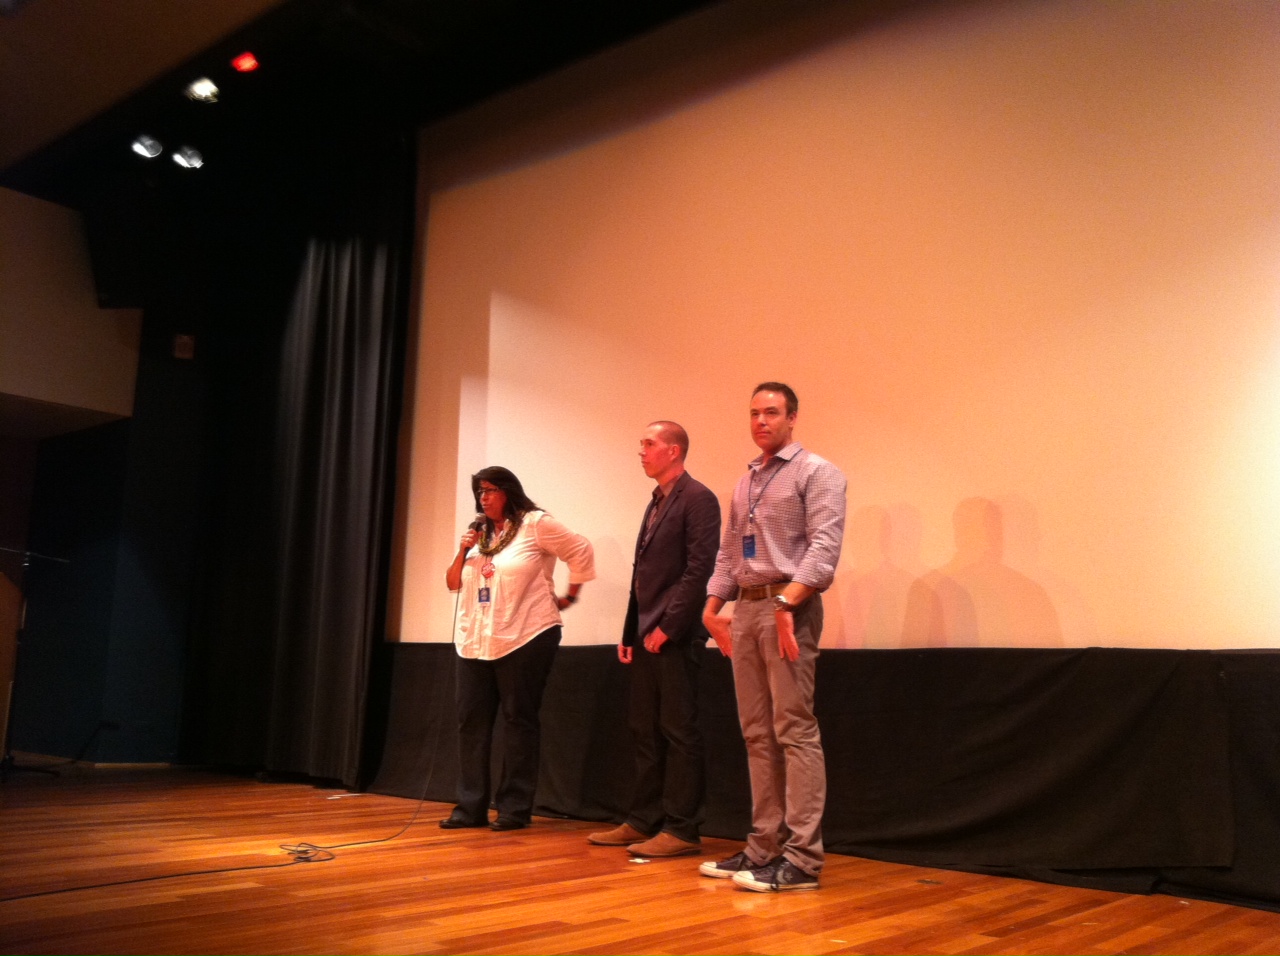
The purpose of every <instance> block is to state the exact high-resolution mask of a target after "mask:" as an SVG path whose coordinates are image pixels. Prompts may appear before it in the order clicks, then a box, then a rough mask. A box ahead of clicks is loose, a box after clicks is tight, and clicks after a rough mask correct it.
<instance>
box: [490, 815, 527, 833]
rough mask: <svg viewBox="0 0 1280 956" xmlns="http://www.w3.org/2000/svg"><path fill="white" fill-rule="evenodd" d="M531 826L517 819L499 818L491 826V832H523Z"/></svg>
mask: <svg viewBox="0 0 1280 956" xmlns="http://www.w3.org/2000/svg"><path fill="white" fill-rule="evenodd" d="M528 825H529V824H527V823H525V822H524V821H523V820H517V819H516V818H515V817H498V819H496V820H494V821H493V822H492V823H490V824H489V829H490V830H523V829H524V828H525V827H527V826H528Z"/></svg>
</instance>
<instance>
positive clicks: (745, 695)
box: [699, 382, 848, 892]
mask: <svg viewBox="0 0 1280 956" xmlns="http://www.w3.org/2000/svg"><path fill="white" fill-rule="evenodd" d="M798 410H799V401H798V400H797V399H796V394H795V392H794V391H792V390H791V388H790V387H788V386H787V385H784V384H782V383H781V382H765V383H763V384H761V385H758V386H756V389H755V391H754V392H753V393H752V396H751V437H752V440H753V441H755V443H756V446H757V447H758V448H759V449H760V451H761V454H760V455H759V456H758V457H757V458H756V459H755V460H754V461H752V462H751V463H750V465H748V468H747V473H746V474H745V475H743V476H742V478H741V479H739V481H738V484H737V487H736V488H734V491H733V501H732V504H731V505H730V508H729V520H728V523H727V524H726V525H725V529H724V534H723V536H722V537H721V541H720V552H719V554H718V555H717V556H716V567H715V572H714V573H713V574H712V576H711V581H710V582H709V583H708V585H707V604H706V607H705V608H704V609H703V614H702V620H703V623H704V624H706V627H707V630H708V632H710V634H711V636H712V637H713V638H714V639H715V642H716V644H717V645H718V646H719V648H720V651H721V653H723V654H724V655H725V656H727V657H731V658H732V659H733V684H734V689H735V692H736V694H737V698H738V721H739V723H741V725H742V736H743V738H744V739H745V741H746V744H747V764H748V767H749V769H750V772H751V820H752V830H751V834H750V835H749V836H748V837H747V845H746V847H745V849H743V850H742V852H740V853H737V854H735V855H734V856H732V857H730V858H729V859H727V860H721V861H719V862H714V863H713V862H707V863H703V864H702V866H701V867H699V871H700V872H701V873H702V874H703V875H704V876H710V877H714V878H717V879H732V880H733V881H734V882H735V883H736V884H738V885H739V886H741V887H744V888H745V889H749V890H756V891H759V892H769V891H772V890H801V889H817V887H818V874H819V873H820V872H821V871H822V864H823V860H824V854H823V848H822V810H823V806H824V805H825V803H826V796H827V776H826V768H825V766H824V764H823V756H822V737H821V735H820V734H819V732H818V722H817V720H816V719H815V717H814V716H813V675H814V665H815V664H816V662H817V659H818V641H819V639H820V638H821V637H822V593H821V592H823V591H825V590H826V589H827V588H828V587H830V585H831V580H832V578H833V577H834V576H835V571H836V563H837V562H838V561H839V560H840V545H841V542H842V540H843V538H844V514H845V489H846V487H847V484H848V483H847V481H846V480H845V477H844V475H843V474H842V473H841V471H840V469H838V468H837V467H836V466H835V465H833V464H831V462H829V461H826V460H825V459H822V458H819V457H818V456H817V455H815V454H812V453H811V452H808V451H806V450H805V449H803V448H802V447H800V444H799V443H798V442H796V441H793V440H792V437H791V433H792V430H793V429H794V427H795V423H796V414H797V412H798ZM728 601H736V602H737V604H736V605H735V608H734V613H733V617H732V619H730V618H727V617H721V616H720V610H721V609H722V608H723V607H724V605H725V603H726V602H728Z"/></svg>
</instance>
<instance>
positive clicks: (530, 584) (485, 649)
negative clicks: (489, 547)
mask: <svg viewBox="0 0 1280 956" xmlns="http://www.w3.org/2000/svg"><path fill="white" fill-rule="evenodd" d="M556 558H559V559H560V560H561V561H563V562H564V563H565V564H567V565H568V566H569V583H570V584H582V583H583V582H585V581H591V580H593V579H594V578H595V576H596V569H595V552H594V550H593V549H592V547H591V542H590V541H588V540H587V539H586V538H584V537H583V536H582V535H580V534H574V533H573V532H572V531H570V530H569V529H568V528H566V527H565V526H564V525H563V524H561V523H560V522H559V521H558V520H556V519H555V518H553V517H552V516H551V515H549V514H547V513H546V512H545V511H530V512H529V513H528V514H526V515H525V516H524V521H522V522H521V524H520V528H519V530H517V531H516V534H515V537H514V538H512V539H511V543H510V544H508V545H507V546H506V547H505V548H503V549H502V550H501V551H499V552H498V553H497V554H494V555H484V554H481V553H480V548H479V546H478V545H477V546H476V547H473V548H472V549H471V550H470V551H469V552H467V557H466V560H465V561H464V563H463V565H462V593H461V597H460V607H459V609H458V615H457V622H456V624H455V626H454V632H453V643H454V647H456V648H457V650H458V656H459V657H468V658H475V659H479V660H482V661H492V660H497V659H498V658H499V657H505V656H506V655H507V654H510V653H511V652H512V651H514V650H516V649H517V648H519V647H522V646H524V645H525V644H527V643H528V642H529V641H531V640H532V639H533V638H535V637H537V636H538V635H539V634H541V633H542V632H543V631H545V630H546V629H547V628H549V627H554V626H555V625H557V624H559V623H560V609H559V608H557V607H556V592H555V582H554V581H553V580H552V577H551V573H552V571H553V570H554V569H555V565H556ZM487 561H492V562H493V575H492V576H491V577H489V578H485V577H483V576H482V575H481V573H480V568H481V567H482V566H483V565H484V564H485V563H486V562H487ZM482 587H488V588H489V601H488V602H486V603H481V601H480V589H481V588H482Z"/></svg>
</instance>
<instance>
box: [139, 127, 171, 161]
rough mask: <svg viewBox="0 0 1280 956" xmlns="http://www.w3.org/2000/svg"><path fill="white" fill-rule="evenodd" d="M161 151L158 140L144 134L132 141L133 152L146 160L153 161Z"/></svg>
mask: <svg viewBox="0 0 1280 956" xmlns="http://www.w3.org/2000/svg"><path fill="white" fill-rule="evenodd" d="M163 150H164V147H163V146H161V145H160V143H159V141H158V140H156V139H154V138H153V137H151V136H147V135H146V134H145V133H144V134H143V135H141V136H139V137H138V138H137V139H135V140H134V141H133V151H134V152H135V153H137V154H138V155H139V156H145V157H146V158H147V159H155V158H156V157H157V156H159V155H160V153H161V152H162V151H163Z"/></svg>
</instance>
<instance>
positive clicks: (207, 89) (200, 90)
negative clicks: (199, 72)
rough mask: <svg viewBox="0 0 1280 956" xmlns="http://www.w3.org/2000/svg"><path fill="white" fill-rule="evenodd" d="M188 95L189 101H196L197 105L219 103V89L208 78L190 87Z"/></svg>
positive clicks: (203, 78)
mask: <svg viewBox="0 0 1280 956" xmlns="http://www.w3.org/2000/svg"><path fill="white" fill-rule="evenodd" d="M186 93H187V99H189V100H195V101H196V102H197V103H216V102H218V87H217V86H215V85H214V82H213V80H211V79H209V78H208V77H207V76H202V77H200V79H198V80H196V81H195V82H194V83H192V84H191V85H190V86H188V87H187V89H186Z"/></svg>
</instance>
